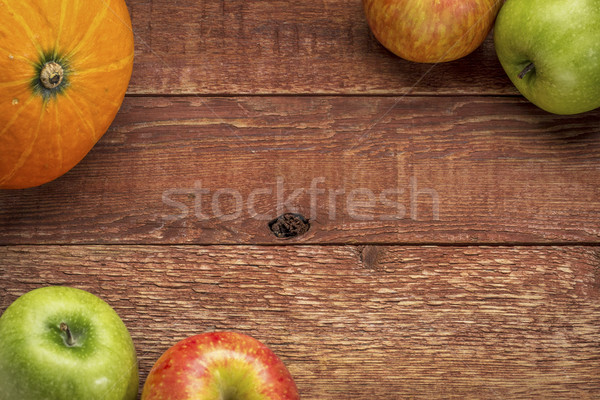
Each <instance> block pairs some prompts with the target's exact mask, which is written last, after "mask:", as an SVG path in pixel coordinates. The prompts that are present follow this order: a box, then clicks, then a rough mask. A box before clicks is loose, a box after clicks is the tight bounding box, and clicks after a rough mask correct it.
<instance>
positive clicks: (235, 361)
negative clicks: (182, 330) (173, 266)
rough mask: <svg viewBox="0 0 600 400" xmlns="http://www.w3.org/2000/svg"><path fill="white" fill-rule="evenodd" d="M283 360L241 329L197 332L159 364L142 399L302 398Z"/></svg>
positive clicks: (172, 349) (150, 377) (163, 357)
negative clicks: (236, 330) (235, 330)
mask: <svg viewBox="0 0 600 400" xmlns="http://www.w3.org/2000/svg"><path fill="white" fill-rule="evenodd" d="M299 398H300V396H299V395H298V389H297V388H296V384H295V383H294V380H293V379H292V376H291V374H290V373H289V371H288V370H287V368H286V367H285V365H284V364H283V362H282V361H281V360H280V359H279V358H278V357H277V356H276V355H275V353H273V351H271V350H270V349H269V348H268V347H267V346H265V345H264V344H263V343H261V342H259V341H258V340H256V339H254V338H252V337H250V336H247V335H244V334H241V333H236V332H211V333H204V334H201V335H195V336H191V337H189V338H187V339H184V340H182V341H180V342H179V343H177V344H175V345H174V346H173V347H171V348H170V349H168V350H167V351H166V352H165V353H164V354H163V355H162V356H161V357H160V358H159V359H158V360H157V361H156V363H155V364H154V367H152V369H151V370H150V373H149V374H148V378H147V379H146V382H145V384H144V389H143V391H142V400H298V399H299Z"/></svg>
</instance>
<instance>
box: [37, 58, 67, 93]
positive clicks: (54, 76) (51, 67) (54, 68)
mask: <svg viewBox="0 0 600 400" xmlns="http://www.w3.org/2000/svg"><path fill="white" fill-rule="evenodd" d="M64 72H65V71H64V70H63V67H61V66H60V64H58V63H55V62H54V61H50V62H48V63H46V64H45V65H44V67H43V68H42V71H41V72H40V80H41V81H42V85H44V87H45V88H46V89H54V88H55V87H57V86H58V85H60V84H61V82H62V80H63V76H64Z"/></svg>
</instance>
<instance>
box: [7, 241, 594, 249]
mask: <svg viewBox="0 0 600 400" xmlns="http://www.w3.org/2000/svg"><path fill="white" fill-rule="evenodd" d="M44 246H53V247H61V246H64V247H77V246H80V247H85V246H104V247H132V246H135V247H314V246H320V247H346V246H348V247H361V246H382V247H383V246H386V247H387V246H396V247H457V248H461V247H462V248H466V247H498V248H499V247H600V242H571V243H569V242H554V243H553V242H546V243H535V242H506V243H486V242H482V243H436V242H431V243H410V242H406V243H398V242H356V243H335V242H333V243H101V242H89V243H9V244H6V243H3V244H0V247H44Z"/></svg>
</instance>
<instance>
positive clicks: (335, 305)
mask: <svg viewBox="0 0 600 400" xmlns="http://www.w3.org/2000/svg"><path fill="white" fill-rule="evenodd" d="M599 252H600V249H599V248H598V247H492V248H489V247H488V248H486V247H426V246H420V247H401V246H383V247H377V246H368V247H354V246H282V247H265V246H250V247H247V246H209V247H198V246H14V247H13V246H8V247H7V246H5V247H0V282H2V285H0V310H4V309H5V308H6V307H7V306H8V305H9V304H10V303H11V302H12V301H14V300H15V299H16V298H17V297H18V296H19V295H21V294H23V293H25V292H26V291H29V290H31V289H34V288H36V287H39V286H43V285H70V286H75V287H79V288H82V289H86V290H88V291H91V292H92V293H95V294H97V295H99V296H101V297H102V298H104V299H105V300H106V301H107V302H108V303H109V304H111V305H112V306H113V307H114V308H115V309H116V310H117V312H118V313H119V314H120V315H121V317H122V318H123V320H124V321H125V323H126V325H127V326H128V327H129V329H130V332H131V334H132V337H133V339H134V342H135V344H136V348H137V351H138V355H139V360H140V369H141V381H142V382H144V380H145V377H146V375H147V373H148V371H149V369H150V368H151V366H152V365H153V363H154V361H155V360H156V359H157V358H158V357H159V355H160V354H161V353H162V352H163V351H165V350H166V349H167V348H168V347H170V346H171V345H173V344H174V343H175V342H176V341H178V340H180V339H183V338H184V337H187V336H190V335H193V334H196V333H200V332H204V331H208V330H215V329H217V330H237V331H241V332H244V333H247V334H250V335H252V336H254V337H256V338H258V339H259V340H262V341H264V342H265V343H266V344H267V345H269V346H270V347H271V348H272V349H273V350H274V351H275V352H276V353H277V354H278V355H279V356H280V357H281V358H282V359H283V360H284V362H285V363H286V364H287V365H288V367H289V369H290V371H291V372H292V374H293V376H294V377H295V379H296V380H297V383H298V386H299V389H300V391H301V394H302V398H303V399H305V400H311V399H315V400H317V399H355V400H361V399H364V400H373V399H406V398H414V399H484V398H485V399H550V398H552V399H569V400H571V399H574V398H577V399H596V398H598V397H600V346H599V345H598V344H599V343H600V301H599V300H600V278H599V266H600V256H599V254H600V253H599Z"/></svg>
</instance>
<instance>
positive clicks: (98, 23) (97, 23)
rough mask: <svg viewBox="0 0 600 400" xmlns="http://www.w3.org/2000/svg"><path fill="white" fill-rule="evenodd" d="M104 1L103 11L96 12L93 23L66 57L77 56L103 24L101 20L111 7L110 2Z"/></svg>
mask: <svg viewBox="0 0 600 400" xmlns="http://www.w3.org/2000/svg"><path fill="white" fill-rule="evenodd" d="M102 3H103V4H104V7H103V8H102V11H101V12H99V13H98V14H96V16H95V17H94V19H93V20H92V23H91V24H90V25H89V26H88V28H87V29H86V31H85V34H84V35H83V36H82V37H81V39H79V42H78V43H77V44H76V45H75V46H74V47H73V48H72V49H71V50H70V51H69V52H68V53H67V54H66V55H65V57H66V58H71V57H73V56H75V55H76V54H77V53H78V52H79V51H80V50H81V48H82V47H83V46H84V45H85V44H87V42H88V41H89V39H90V36H91V35H92V34H93V33H95V32H96V30H97V29H98V27H99V26H101V22H103V20H104V18H105V16H106V12H107V10H108V8H109V6H108V4H106V3H105V2H104V1H102Z"/></svg>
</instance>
